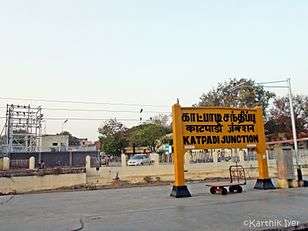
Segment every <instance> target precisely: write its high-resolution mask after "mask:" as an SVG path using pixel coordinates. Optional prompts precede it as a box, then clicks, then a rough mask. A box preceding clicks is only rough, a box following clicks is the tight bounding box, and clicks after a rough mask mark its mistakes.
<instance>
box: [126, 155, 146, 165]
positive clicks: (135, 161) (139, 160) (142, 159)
mask: <svg viewBox="0 0 308 231" xmlns="http://www.w3.org/2000/svg"><path fill="white" fill-rule="evenodd" d="M150 164H151V159H150V158H149V157H148V156H147V155H145V154H136V155H133V156H132V157H131V158H130V159H129V160H128V162H127V165H128V166H141V165H150Z"/></svg>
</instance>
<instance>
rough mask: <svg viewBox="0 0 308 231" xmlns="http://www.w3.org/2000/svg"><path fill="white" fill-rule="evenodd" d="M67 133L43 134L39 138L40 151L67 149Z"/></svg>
mask: <svg viewBox="0 0 308 231" xmlns="http://www.w3.org/2000/svg"><path fill="white" fill-rule="evenodd" d="M68 140H69V136H68V135H43V136H42V139H41V152H50V151H52V152H60V151H67V150H68V146H69V143H68Z"/></svg>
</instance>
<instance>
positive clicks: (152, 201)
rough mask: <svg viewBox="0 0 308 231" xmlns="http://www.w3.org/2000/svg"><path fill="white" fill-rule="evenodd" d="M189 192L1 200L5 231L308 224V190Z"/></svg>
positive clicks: (197, 188)
mask: <svg viewBox="0 0 308 231" xmlns="http://www.w3.org/2000/svg"><path fill="white" fill-rule="evenodd" d="M188 187H189V189H190V191H191V193H192V194H193V197H191V198H181V199H176V198H172V197H169V194H170V191H171V186H155V187H138V188H137V187H135V188H122V189H110V190H97V191H75V192H54V193H42V194H26V195H16V196H14V197H12V196H5V197H0V210H1V216H0V230H5V231H7V230H8V231H9V230H14V231H18V230H31V231H35V230H50V231H56V230H59V231H62V230H63V231H64V230H78V228H82V230H117V231H118V230H119V231H120V230H177V231H179V230H183V231H184V230H185V231H187V230H255V229H256V228H257V227H261V228H266V226H267V225H268V224H267V225H266V221H268V222H270V221H272V224H271V225H272V226H271V227H272V228H275V225H276V226H279V227H280V225H282V226H288V225H292V224H291V223H288V222H293V225H294V222H298V223H299V224H302V223H307V222H308V188H297V189H287V190H270V191H258V190H252V187H253V182H249V184H248V186H247V189H246V190H245V191H244V192H243V193H242V194H230V195H227V196H222V195H211V194H209V192H208V189H207V188H206V187H205V186H204V184H201V183H193V184H188ZM258 221H262V222H263V223H262V224H261V226H260V223H256V222H258ZM274 222H276V223H274ZM82 226H83V227H82Z"/></svg>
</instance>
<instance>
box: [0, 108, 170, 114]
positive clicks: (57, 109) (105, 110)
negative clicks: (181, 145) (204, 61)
mask: <svg viewBox="0 0 308 231" xmlns="http://www.w3.org/2000/svg"><path fill="white" fill-rule="evenodd" d="M0 108H2V109H5V108H6V107H0ZM42 109H43V110H46V111H72V112H115V113H135V114H140V113H141V112H140V110H138V111H128V110H107V109H79V108H49V107H42ZM142 113H143V114H148V113H156V114H159V113H160V114H170V113H171V112H167V111H144V110H142Z"/></svg>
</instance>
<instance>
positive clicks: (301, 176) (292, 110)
mask: <svg viewBox="0 0 308 231" xmlns="http://www.w3.org/2000/svg"><path fill="white" fill-rule="evenodd" d="M276 83H287V86H281V85H276V86H275V85H274V86H266V84H276ZM244 84H246V83H241V84H239V85H237V86H235V87H232V88H231V89H229V91H232V90H234V89H237V88H238V87H240V86H242V85H244ZM257 84H258V85H261V86H263V87H269V88H288V90H289V103H290V114H291V115H290V117H291V125H292V134H293V143H294V156H295V162H296V168H297V180H298V183H299V184H301V182H302V181H303V174H302V170H301V166H300V163H299V155H298V145H297V134H296V122H295V115H294V108H293V99H292V98H293V96H292V88H291V79H290V78H288V79H286V80H279V81H271V82H262V83H257Z"/></svg>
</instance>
